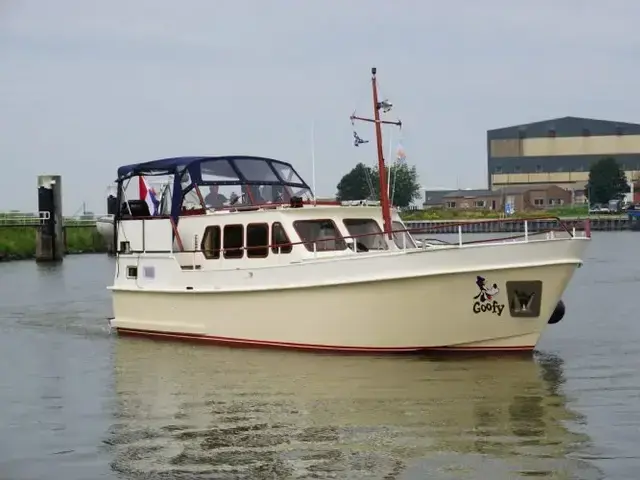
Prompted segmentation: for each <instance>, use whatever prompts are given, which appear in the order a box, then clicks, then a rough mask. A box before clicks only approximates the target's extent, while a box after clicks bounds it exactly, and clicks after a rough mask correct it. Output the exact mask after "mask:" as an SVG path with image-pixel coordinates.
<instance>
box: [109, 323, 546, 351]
mask: <svg viewBox="0 0 640 480" xmlns="http://www.w3.org/2000/svg"><path fill="white" fill-rule="evenodd" d="M116 331H117V332H118V334H119V335H129V336H137V337H150V338H155V339H166V340H172V339H175V340H184V341H192V342H207V343H214V344H221V345H227V346H236V347H244V348H248V347H253V348H282V349H291V350H306V351H317V352H320V351H322V352H360V353H411V352H414V353H415V352H428V351H432V352H456V351H458V352H529V351H533V349H534V346H524V345H523V346H513V347H464V346H461V347H455V346H454V347H424V346H414V347H347V346H331V345H314V344H306V343H290V342H269V341H262V340H246V339H241V338H231V337H215V336H210V335H203V334H198V333H174V332H162V331H158V330H137V329H133V328H116Z"/></svg>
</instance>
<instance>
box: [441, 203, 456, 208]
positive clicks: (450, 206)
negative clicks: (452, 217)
mask: <svg viewBox="0 0 640 480" xmlns="http://www.w3.org/2000/svg"><path fill="white" fill-rule="evenodd" d="M444 205H445V207H447V208H456V202H445V204H444Z"/></svg>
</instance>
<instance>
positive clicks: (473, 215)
mask: <svg viewBox="0 0 640 480" xmlns="http://www.w3.org/2000/svg"><path fill="white" fill-rule="evenodd" d="M501 215H502V212H498V211H495V210H484V209H477V210H474V209H468V210H458V209H455V208H431V209H428V210H414V211H409V212H404V213H402V215H401V217H402V219H403V220H408V221H411V220H417V221H421V220H484V219H491V218H500V217H501ZM547 216H549V217H560V218H562V217H572V218H576V217H588V216H589V210H588V207H587V206H586V205H575V206H573V205H572V206H567V207H558V208H550V209H548V210H532V211H529V212H516V213H515V214H514V215H513V216H512V217H510V218H532V217H547Z"/></svg>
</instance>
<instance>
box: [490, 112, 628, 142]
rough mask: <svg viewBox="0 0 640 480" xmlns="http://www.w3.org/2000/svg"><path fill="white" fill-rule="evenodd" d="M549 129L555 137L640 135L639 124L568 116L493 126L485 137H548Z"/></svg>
mask: <svg viewBox="0 0 640 480" xmlns="http://www.w3.org/2000/svg"><path fill="white" fill-rule="evenodd" d="M550 131H554V132H555V136H556V137H580V136H583V135H584V134H585V131H588V132H589V135H593V136H607V135H640V124H637V123H629V122H618V121H612V120H598V119H595V118H585V117H571V116H568V117H558V118H550V119H548V120H540V121H537V122H531V123H523V124H520V125H512V126H509V127H501V128H494V129H492V130H488V131H487V138H488V139H489V140H498V139H510V138H519V136H522V135H524V136H525V137H526V138H541V137H548V136H549V132H550Z"/></svg>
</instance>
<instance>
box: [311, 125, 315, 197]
mask: <svg viewBox="0 0 640 480" xmlns="http://www.w3.org/2000/svg"><path fill="white" fill-rule="evenodd" d="M311 196H312V199H313V204H314V205H316V121H315V120H312V121H311Z"/></svg>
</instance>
